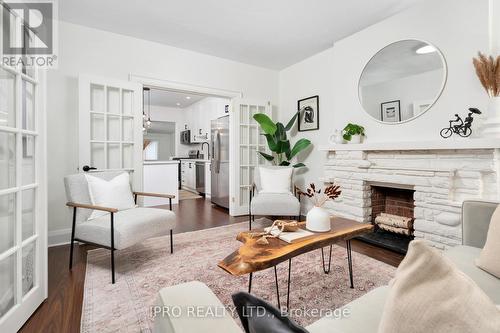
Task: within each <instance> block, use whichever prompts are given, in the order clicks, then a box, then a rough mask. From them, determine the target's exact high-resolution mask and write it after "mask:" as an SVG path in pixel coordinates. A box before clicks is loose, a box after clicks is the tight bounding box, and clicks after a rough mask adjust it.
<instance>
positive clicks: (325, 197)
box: [299, 183, 342, 232]
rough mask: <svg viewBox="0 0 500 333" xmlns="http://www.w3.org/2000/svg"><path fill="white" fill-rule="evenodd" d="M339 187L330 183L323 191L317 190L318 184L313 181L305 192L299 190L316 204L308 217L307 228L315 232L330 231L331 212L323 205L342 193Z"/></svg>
mask: <svg viewBox="0 0 500 333" xmlns="http://www.w3.org/2000/svg"><path fill="white" fill-rule="evenodd" d="M339 188H340V186H338V185H334V184H330V185H328V186H327V187H325V188H324V190H323V193H321V189H319V190H316V185H314V183H311V184H310V185H309V187H308V188H307V190H306V191H305V192H304V191H302V190H300V191H299V193H300V195H304V196H306V197H308V198H309V199H310V200H311V202H312V203H313V204H314V207H313V208H312V209H311V210H310V211H309V212H308V213H307V217H306V228H307V229H308V230H311V231H315V232H327V231H330V228H331V223H330V213H328V211H327V210H326V209H325V208H323V206H324V205H325V203H326V202H327V201H333V200H335V199H336V198H337V197H338V196H339V195H340V194H341V193H342V191H340V190H339Z"/></svg>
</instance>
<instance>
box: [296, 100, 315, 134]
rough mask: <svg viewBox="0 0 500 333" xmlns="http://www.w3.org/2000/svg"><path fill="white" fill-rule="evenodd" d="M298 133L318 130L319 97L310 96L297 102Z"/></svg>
mask: <svg viewBox="0 0 500 333" xmlns="http://www.w3.org/2000/svg"><path fill="white" fill-rule="evenodd" d="M297 110H298V111H299V132H304V131H313V130H317V129H319V96H318V95H316V96H311V97H307V98H304V99H301V100H299V101H298V102H297Z"/></svg>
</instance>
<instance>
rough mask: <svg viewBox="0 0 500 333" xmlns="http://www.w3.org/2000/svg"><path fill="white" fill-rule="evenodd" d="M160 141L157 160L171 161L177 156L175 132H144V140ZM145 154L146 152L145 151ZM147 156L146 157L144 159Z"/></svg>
mask: <svg viewBox="0 0 500 333" xmlns="http://www.w3.org/2000/svg"><path fill="white" fill-rule="evenodd" d="M146 139H147V140H151V141H158V143H157V145H158V146H157V156H156V157H157V159H156V160H157V161H169V160H170V159H171V157H174V156H175V143H176V135H175V133H147V134H144V140H146ZM143 156H145V153H144V151H143ZM145 159H146V158H145V157H144V160H145Z"/></svg>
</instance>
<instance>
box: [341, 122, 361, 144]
mask: <svg viewBox="0 0 500 333" xmlns="http://www.w3.org/2000/svg"><path fill="white" fill-rule="evenodd" d="M353 135H361V136H363V135H365V128H364V127H363V126H360V125H357V124H351V123H349V124H347V125H346V127H344V129H343V130H342V136H343V137H344V140H346V141H351V139H352V136H353Z"/></svg>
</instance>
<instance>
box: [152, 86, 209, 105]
mask: <svg viewBox="0 0 500 333" xmlns="http://www.w3.org/2000/svg"><path fill="white" fill-rule="evenodd" d="M150 92H151V105H157V106H168V107H172V108H185V107H188V106H190V105H191V104H194V103H196V102H198V101H201V100H202V99H204V98H205V97H207V96H205V95H195V94H187V93H183V92H176V91H169V90H160V89H151V90H150ZM145 102H146V103H147V94H146V95H145Z"/></svg>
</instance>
